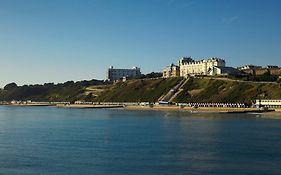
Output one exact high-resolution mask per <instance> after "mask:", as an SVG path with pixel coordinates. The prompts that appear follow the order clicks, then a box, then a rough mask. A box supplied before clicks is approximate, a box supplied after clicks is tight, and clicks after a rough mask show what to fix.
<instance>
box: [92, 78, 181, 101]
mask: <svg viewBox="0 0 281 175" xmlns="http://www.w3.org/2000/svg"><path fill="white" fill-rule="evenodd" d="M181 80H182V78H169V79H162V78H159V79H144V80H130V81H127V82H124V83H117V84H115V85H113V86H112V87H111V88H109V89H107V90H105V91H103V92H102V93H101V94H100V95H99V96H98V97H96V98H94V101H100V102H104V101H112V102H141V101H148V102H156V101H158V98H159V97H161V96H162V95H163V94H166V93H167V92H169V90H170V89H171V88H172V87H174V86H175V85H176V84H177V83H179V82H180V81H181Z"/></svg>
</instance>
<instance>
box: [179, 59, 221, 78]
mask: <svg viewBox="0 0 281 175" xmlns="http://www.w3.org/2000/svg"><path fill="white" fill-rule="evenodd" d="M179 67H180V76H181V77H188V76H190V75H208V74H209V72H210V71H211V70H212V69H213V67H225V60H223V59H220V58H210V59H205V60H200V61H194V60H193V59H192V58H190V57H183V58H181V59H180V60H179Z"/></svg>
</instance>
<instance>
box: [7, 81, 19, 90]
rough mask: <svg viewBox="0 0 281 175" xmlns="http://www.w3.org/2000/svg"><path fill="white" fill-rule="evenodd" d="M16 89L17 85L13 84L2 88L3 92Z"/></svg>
mask: <svg viewBox="0 0 281 175" xmlns="http://www.w3.org/2000/svg"><path fill="white" fill-rule="evenodd" d="M17 87H18V85H17V84H16V83H14V82H13V83H9V84H7V85H6V86H5V87H4V90H7V91H9V90H13V89H15V88H17Z"/></svg>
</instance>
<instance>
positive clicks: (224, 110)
mask: <svg viewBox="0 0 281 175" xmlns="http://www.w3.org/2000/svg"><path fill="white" fill-rule="evenodd" d="M125 109H132V110H176V111H179V110H185V111H191V112H215V113H247V112H253V113H255V112H256V113H266V112H268V113H280V114H281V110H278V111H274V109H269V110H262V109H257V108H214V107H213V108H212V107H198V108H192V107H180V106H160V105H159V106H156V105H155V106H125Z"/></svg>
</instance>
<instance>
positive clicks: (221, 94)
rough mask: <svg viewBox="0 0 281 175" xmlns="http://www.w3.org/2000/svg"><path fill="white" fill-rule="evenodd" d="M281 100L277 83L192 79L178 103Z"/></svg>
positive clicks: (178, 98)
mask: <svg viewBox="0 0 281 175" xmlns="http://www.w3.org/2000/svg"><path fill="white" fill-rule="evenodd" d="M259 98H261V99H281V87H280V85H279V84H277V83H263V82H245V81H234V80H228V79H212V78H204V79H199V78H192V79H190V80H189V81H188V82H187V83H186V84H185V86H184V87H183V91H182V92H181V93H179V95H178V96H177V97H176V98H175V99H174V100H175V101H176V102H224V103H247V104H251V102H253V101H254V100H255V99H259Z"/></svg>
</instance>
